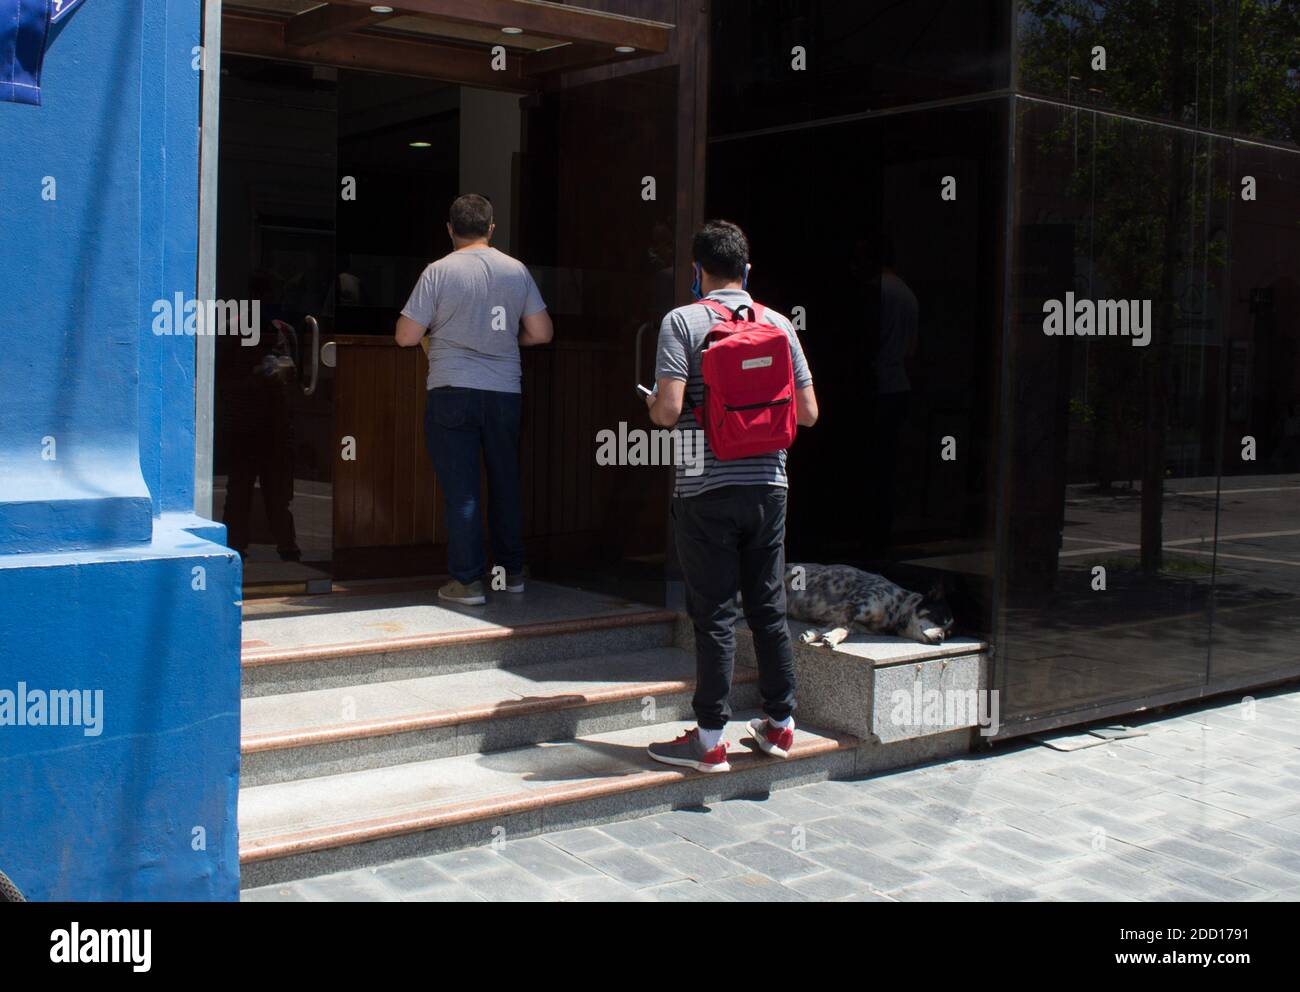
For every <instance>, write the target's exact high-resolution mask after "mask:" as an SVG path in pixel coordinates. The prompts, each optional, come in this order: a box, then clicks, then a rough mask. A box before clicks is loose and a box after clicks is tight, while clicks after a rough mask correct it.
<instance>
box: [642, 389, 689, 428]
mask: <svg viewBox="0 0 1300 992" xmlns="http://www.w3.org/2000/svg"><path fill="white" fill-rule="evenodd" d="M685 401H686V383H685V382H683V381H682V380H681V379H660V380H659V382H658V385H657V386H656V387H655V392H654V393H653V394H652V395H651V396H648V397H646V401H645V402H646V407H647V408H648V409H649V411H650V422H651V423H653V424H655V425H656V426H658V427H676V426H677V421H679V420H681V418H682V404H683V403H684V402H685Z"/></svg>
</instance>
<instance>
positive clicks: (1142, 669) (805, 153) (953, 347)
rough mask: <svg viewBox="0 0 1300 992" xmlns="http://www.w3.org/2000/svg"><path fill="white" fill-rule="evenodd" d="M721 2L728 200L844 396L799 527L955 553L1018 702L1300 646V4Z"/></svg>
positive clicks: (1121, 688)
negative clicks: (898, 287)
mask: <svg viewBox="0 0 1300 992" xmlns="http://www.w3.org/2000/svg"><path fill="white" fill-rule="evenodd" d="M713 9H714V15H713V30H714V35H713V63H712V69H711V73H712V76H711V78H712V84H711V102H710V134H711V143H710V151H709V160H708V196H707V204H706V211H707V213H708V214H709V215H711V216H726V217H729V218H731V219H734V220H736V221H738V222H739V223H740V224H741V225H742V226H744V227H745V228H746V229H747V230H748V231H749V232H750V234H751V240H752V243H753V251H754V275H753V280H752V284H751V288H752V289H753V291H754V294H755V296H756V297H758V298H759V299H763V300H765V302H768V303H770V304H771V305H773V306H776V307H777V308H778V309H781V310H784V311H786V312H792V311H793V310H794V308H797V307H801V308H802V311H801V312H802V313H803V315H804V318H805V321H806V326H805V327H804V329H803V331H802V332H801V334H802V337H803V339H804V343H805V350H806V351H807V352H808V354H809V359H810V362H811V364H812V368H813V373H814V376H815V378H816V381H817V385H818V392H819V399H820V400H821V403H822V412H823V416H822V421H821V423H819V424H818V426H817V427H816V429H815V430H813V431H809V432H807V434H806V436H801V438H800V442H799V445H798V446H796V448H795V449H794V450H793V451H792V453H791V459H790V466H791V511H790V530H789V535H788V550H789V554H790V556H791V557H792V559H799V558H808V559H812V560H821V561H832V560H835V561H849V562H852V563H854V564H858V565H860V566H861V567H864V568H868V569H870V570H873V571H878V572H881V573H883V574H885V575H887V576H889V577H891V578H894V579H895V580H896V581H899V582H900V583H902V584H904V585H913V586H915V587H919V586H917V583H919V582H920V581H923V580H925V579H926V578H930V577H933V575H934V574H939V575H942V576H943V577H944V578H945V580H946V582H947V583H948V585H949V587H950V588H951V589H953V590H955V593H956V595H955V600H956V601H955V603H954V607H955V610H956V612H957V616H958V630H959V633H965V634H972V635H979V636H984V637H987V638H988V639H989V640H990V641H991V643H992V644H993V650H994V669H993V670H994V687H995V688H998V689H1000V690H1001V691H1002V698H1001V707H1002V719H1003V723H1004V727H1005V728H1006V730H1005V732H1006V733H1010V734H1014V733H1017V732H1023V730H1024V728H1026V727H1029V726H1030V725H1033V724H1041V722H1042V721H1044V720H1057V721H1061V722H1070V721H1071V720H1076V721H1077V720H1078V719H1082V718H1085V716H1084V715H1085V714H1088V713H1097V712H1100V711H1102V710H1110V711H1114V712H1121V711H1123V709H1125V708H1133V707H1135V706H1137V705H1141V704H1143V703H1145V702H1148V701H1151V700H1162V699H1164V700H1172V699H1175V698H1179V697H1185V696H1192V695H1196V694H1200V693H1203V692H1206V691H1214V690H1215V689H1216V688H1230V687H1240V686H1245V685H1249V684H1252V683H1260V682H1263V681H1267V680H1269V679H1270V678H1278V677H1281V676H1283V675H1286V674H1293V673H1294V671H1295V670H1296V668H1297V666H1300V652H1298V651H1297V650H1296V649H1295V648H1294V646H1293V642H1292V640H1291V637H1290V634H1291V632H1293V631H1294V630H1295V629H1296V627H1297V619H1300V524H1298V523H1297V521H1298V520H1300V284H1298V283H1297V279H1298V277H1300V272H1298V271H1297V268H1296V259H1297V258H1300V150H1293V148H1292V147H1291V146H1295V145H1297V136H1298V135H1300V110H1298V108H1300V102H1298V95H1300V79H1298V77H1297V68H1298V66H1300V55H1298V54H1297V53H1298V52H1300V45H1297V43H1296V37H1297V23H1298V18H1300V5H1297V4H1295V3H1290V2H1275V0H1239V2H1228V3H1225V2H1212V0H1188V2H1186V3H1180V4H1172V5H1171V4H1167V3H1155V2H1154V0H1152V2H1141V0H1139V2H1133V0H1125V2H1122V3H1121V2H1106V0H1096V2H1082V0H1081V2H1077V3H1073V2H1052V3H1047V2H1031V0H1024V2H1013V0H1002V2H999V3H971V4H938V5H920V4H885V3H879V4H877V3H863V4H830V3H825V4H820V3H816V2H813V0H808V2H803V3H794V2H777V0H772V2H758V3H752V4H739V3H731V2H720V3H715V4H714V8H713ZM1013 23H1014V34H1013V33H1012V32H1011V31H1010V30H1007V31H1001V28H1000V26H1002V25H1005V26H1007V27H1008V28H1010V27H1011V26H1012V25H1013ZM1013 39H1014V40H1013ZM796 45H807V47H808V61H807V64H806V69H804V70H802V71H799V70H794V69H793V68H792V66H791V64H790V58H791V55H790V53H791V49H792V47H793V46H796ZM1094 49H1104V52H1102V51H1094ZM1012 54H1014V56H1015V58H1014V59H1012V58H1011V57H1010V56H1011V55H1012ZM1103 57H1104V62H1103V61H1102V58H1103ZM1013 63H1014V65H1013ZM1013 80H1014V82H1013ZM1007 87H1011V88H1012V89H1014V91H1015V92H1014V95H1008V93H1007V92H997V91H1000V90H1005V89H1006V88H1007ZM981 93H982V94H986V95H987V96H986V98H985V99H980V98H979V94H981ZM846 115H848V116H850V117H851V118H852V119H848V120H846V119H844V117H845V116H846ZM944 183H952V185H953V188H954V189H955V197H945V196H941V194H940V190H941V186H942V184H944ZM889 263H892V264H889ZM886 272H892V273H893V274H896V275H897V276H898V277H899V278H901V279H902V280H903V281H904V282H905V283H906V285H907V286H908V287H909V289H910V291H911V292H912V293H913V294H914V295H915V297H916V300H917V312H918V324H919V341H918V347H917V350H916V354H915V355H914V356H912V358H911V359H909V361H908V362H907V374H908V377H909V379H910V390H909V395H908V402H907V405H906V408H905V413H904V414H903V415H902V416H901V417H900V416H899V415H898V413H897V410H894V409H890V406H891V404H888V403H882V397H881V395H880V394H879V390H878V388H877V381H876V379H875V375H874V372H873V370H874V369H875V366H876V362H877V359H878V357H879V354H880V333H881V327H880V325H881V318H880V311H881V304H880V299H881V296H880V293H881V290H880V288H879V287H880V279H881V278H883V277H884V276H883V275H878V274H884V273H886ZM949 441H951V442H953V444H954V445H955V451H956V457H955V458H945V457H944V456H943V455H942V454H941V451H942V450H943V449H942V445H944V444H945V443H946V442H949ZM846 463H851V467H849V466H847V465H846ZM801 493H807V494H809V495H807V496H806V497H805V498H804V499H803V500H801V499H800V495H801ZM814 507H815V509H814Z"/></svg>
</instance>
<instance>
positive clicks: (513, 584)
mask: <svg viewBox="0 0 1300 992" xmlns="http://www.w3.org/2000/svg"><path fill="white" fill-rule="evenodd" d="M527 575H528V573H527V572H520V573H519V574H518V575H507V576H506V592H523V591H524V578H525V577H526V576H527Z"/></svg>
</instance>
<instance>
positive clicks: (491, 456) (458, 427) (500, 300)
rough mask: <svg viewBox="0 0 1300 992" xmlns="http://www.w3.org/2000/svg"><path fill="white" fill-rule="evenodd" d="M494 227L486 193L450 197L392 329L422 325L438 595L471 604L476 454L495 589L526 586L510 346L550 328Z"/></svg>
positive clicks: (475, 585)
mask: <svg viewBox="0 0 1300 992" xmlns="http://www.w3.org/2000/svg"><path fill="white" fill-rule="evenodd" d="M495 227H496V225H495V224H493V223H492V204H490V203H489V202H488V201H487V200H486V199H485V198H484V197H481V196H479V195H477V194H475V193H467V194H465V195H464V196H461V197H458V198H457V199H456V200H455V202H454V203H452V205H451V217H450V220H449V221H448V223H447V233H448V234H449V235H450V236H451V242H452V247H453V249H454V250H453V251H452V252H451V253H450V254H449V255H446V256H444V257H443V258H440V259H438V261H436V262H434V263H433V264H432V265H430V266H428V267H427V268H426V269H425V270H424V272H423V273H422V274H421V275H420V279H419V281H418V282H417V283H416V284H415V289H414V290H412V292H411V296H410V299H408V300H407V301H406V306H405V307H403V308H402V316H401V317H399V318H398V321H397V330H396V333H395V335H394V336H395V338H396V339H397V343H398V344H399V345H402V346H403V347H407V348H409V347H411V346H413V345H416V344H419V343H420V341H421V340H422V339H423V338H424V336H425V332H426V330H427V331H428V333H429V346H428V355H429V377H428V381H427V384H426V388H427V389H428V402H427V404H426V406H425V418H424V440H425V444H426V446H427V447H428V449H429V457H430V458H431V460H432V461H433V470H434V472H435V474H436V475H437V477H438V486H439V488H440V489H441V490H442V495H443V500H444V505H445V508H446V520H447V571H448V572H449V573H450V574H451V581H450V582H448V583H447V584H446V585H444V586H443V587H442V588H441V589H439V590H438V596H439V598H440V599H445V600H449V601H451V602H454V603H461V604H464V605H469V606H478V605H481V604H483V603H485V602H486V601H487V597H486V595H485V592H484V586H483V581H484V578H485V577H486V574H487V562H486V559H485V557H484V553H483V524H482V515H481V512H480V509H479V460H480V456H481V457H482V462H483V465H484V467H485V468H486V469H487V477H488V510H489V518H490V521H489V522H490V524H491V531H492V552H493V558H494V560H495V563H496V564H497V565H499V566H501V567H502V569H504V571H505V583H504V588H505V590H506V591H508V592H523V591H524V541H523V511H522V505H521V501H520V486H519V423H520V414H521V410H522V405H521V401H520V378H521V374H520V363H519V348H520V346H521V345H523V346H528V345H537V344H546V343H547V342H548V341H550V340H551V336H552V333H553V330H552V327H551V318H550V316H549V315H548V314H547V312H546V304H545V303H544V302H543V301H542V294H541V293H540V292H539V291H538V289H537V283H535V282H534V281H533V277H532V275H531V274H529V272H528V269H527V268H526V267H525V266H524V264H523V263H522V262H520V261H518V260H517V259H513V258H511V257H510V256H509V255H506V254H504V253H502V252H499V251H497V250H496V249H495V248H493V247H491V245H490V244H489V240H490V238H491V237H492V231H493V230H494V228H495Z"/></svg>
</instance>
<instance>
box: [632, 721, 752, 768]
mask: <svg viewBox="0 0 1300 992" xmlns="http://www.w3.org/2000/svg"><path fill="white" fill-rule="evenodd" d="M647 750H648V751H649V752H650V757H652V758H654V759H655V761H662V762H663V763H664V764H665V765H680V766H682V767H683V768H694V769H695V770H696V771H697V772H729V771H731V765H730V764H729V763H728V762H727V742H726V741H722V740H720V741H718V746H717V747H715V748H713V750H711V751H707V750H705V748H704V743H703V742H702V741H701V740H700V731H699V728H697V727H692V728H691V729H690V730H688V731H686V733H684V734H682V736H681V737H678V738H677V739H676V740H675V741H671V742H669V743H666V744H651V745H650V747H649V748H647Z"/></svg>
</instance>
